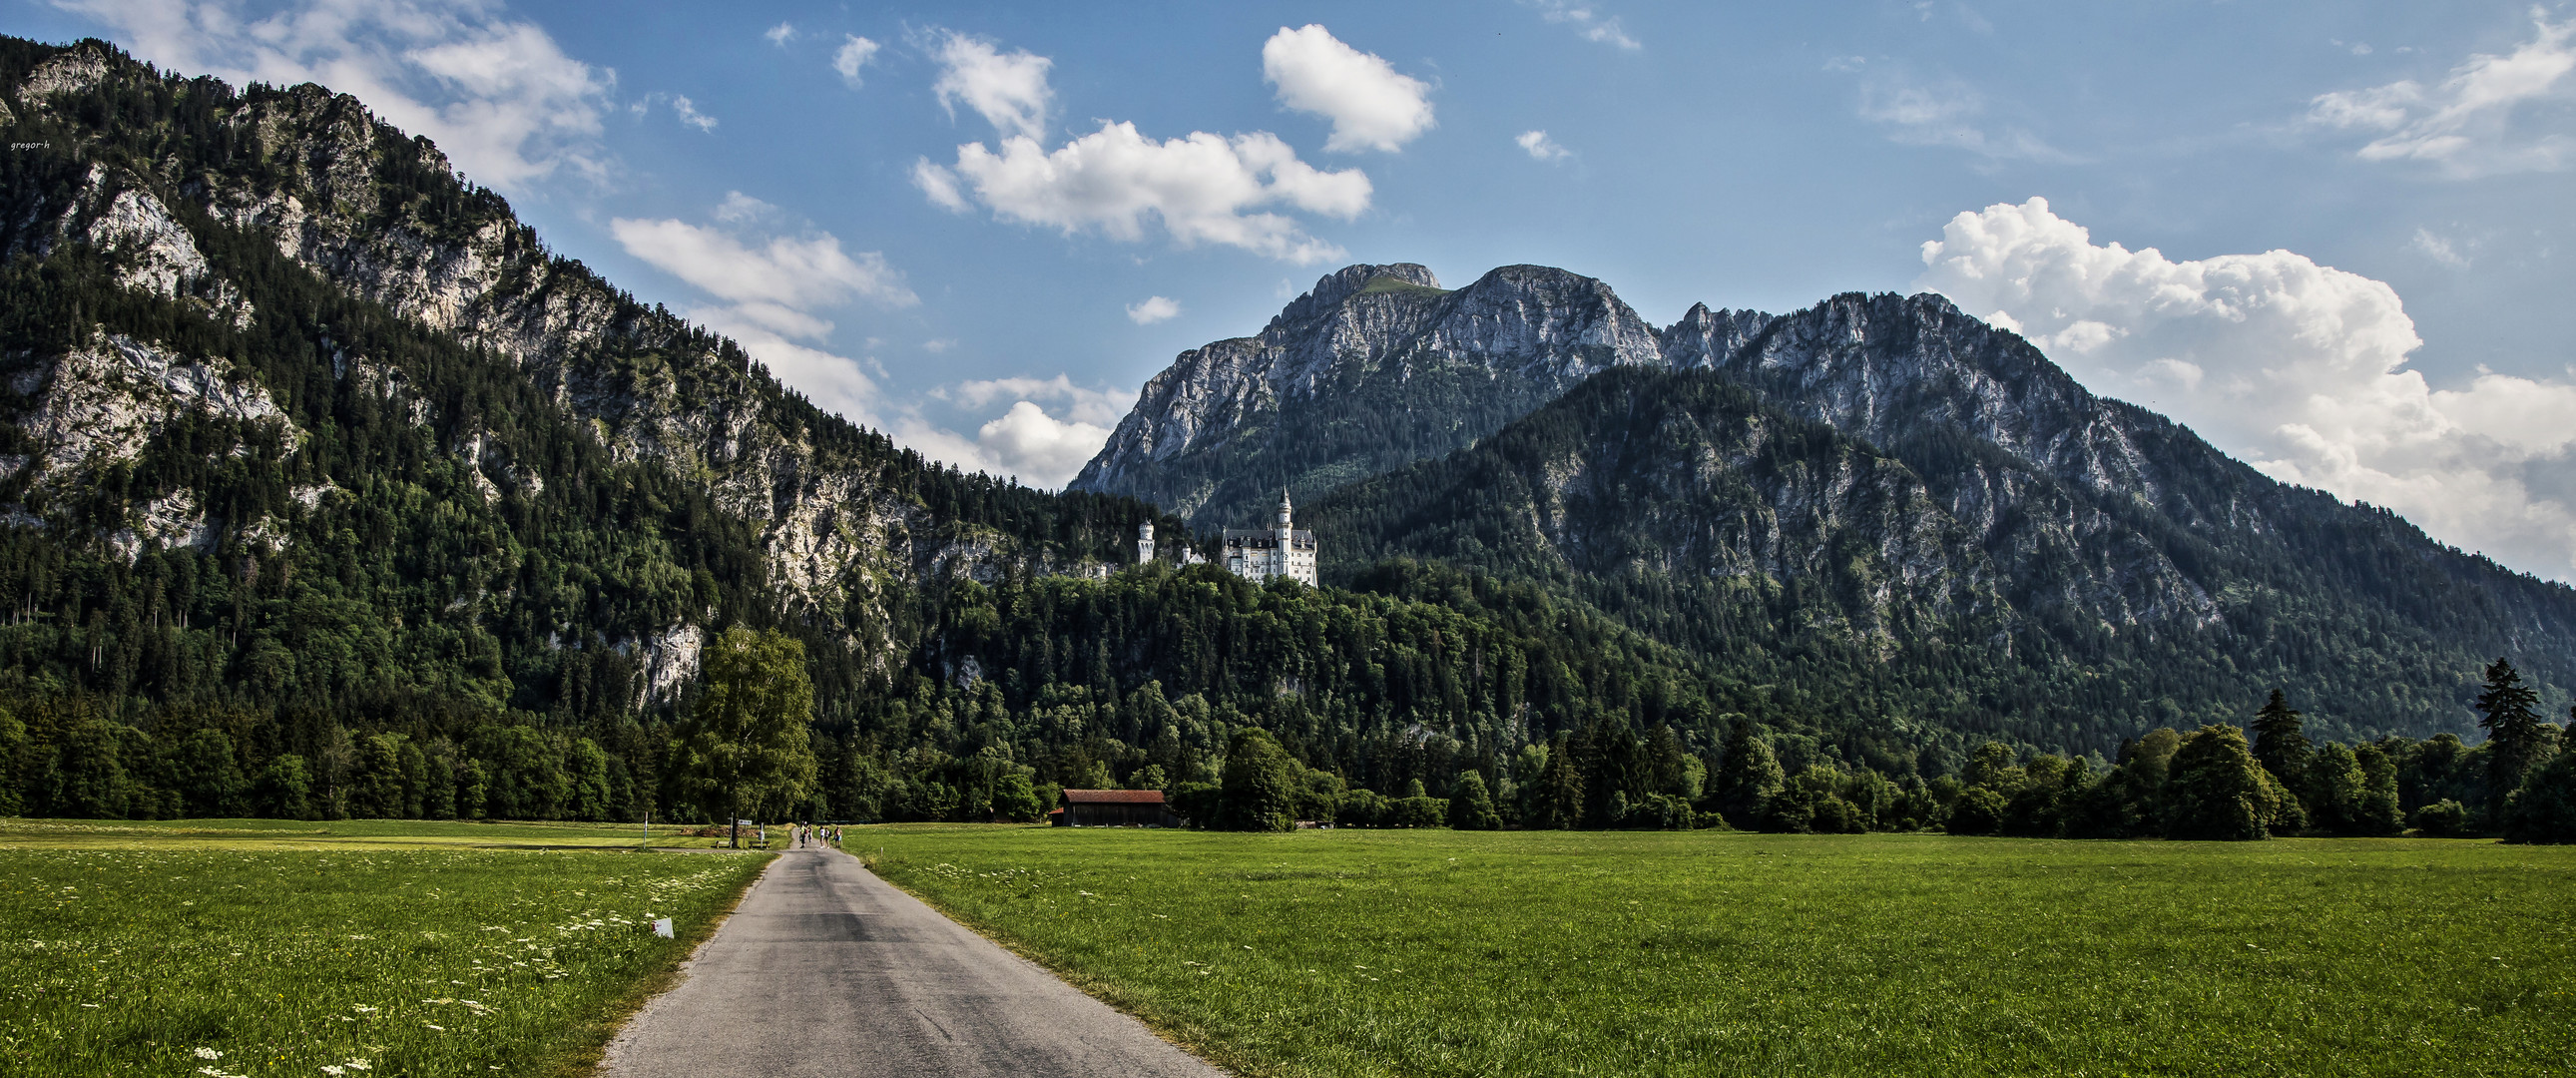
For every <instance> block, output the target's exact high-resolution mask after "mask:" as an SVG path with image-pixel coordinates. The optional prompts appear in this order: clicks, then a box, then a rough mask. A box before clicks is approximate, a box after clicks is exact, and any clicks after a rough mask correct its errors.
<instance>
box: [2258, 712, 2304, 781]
mask: <svg viewBox="0 0 2576 1078" xmlns="http://www.w3.org/2000/svg"><path fill="white" fill-rule="evenodd" d="M2302 725H2303V724H2302V723H2301V722H2300V715H2299V712H2297V711H2295V710H2292V709H2291V707H2290V701H2289V700H2288V698H2286V697H2284V696H2282V695H2281V690H2279V689H2274V690H2272V698H2271V699H2270V700H2268V701H2266V702H2264V704H2263V710H2261V711H2258V712H2255V713H2254V726H2253V729H2252V730H2251V731H2250V732H2251V733H2252V734H2253V735H2254V759H2255V760H2257V761H2259V762H2260V763H2262V765H2263V769H2264V770H2266V771H2269V772H2271V773H2272V777H2273V778H2275V779H2279V780H2280V781H2281V784H2282V785H2284V786H2288V787H2290V788H2291V789H2294V790H2295V789H2299V788H2300V786H2299V771H2300V769H2302V768H2304V767H2305V766H2306V765H2307V762H2308V747H2309V743H2308V735H2307V734H2305V733H2303V732H2301V729H2300V728H2301V726H2302Z"/></svg>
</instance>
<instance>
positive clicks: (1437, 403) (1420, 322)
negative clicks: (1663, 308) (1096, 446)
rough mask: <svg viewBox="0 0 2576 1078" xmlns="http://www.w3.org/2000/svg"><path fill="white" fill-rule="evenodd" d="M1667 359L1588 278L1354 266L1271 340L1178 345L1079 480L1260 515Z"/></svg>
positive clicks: (1203, 514)
mask: <svg viewBox="0 0 2576 1078" xmlns="http://www.w3.org/2000/svg"><path fill="white" fill-rule="evenodd" d="M1661 362H1662V356H1661V352H1660V346H1659V344H1658V342H1657V338H1656V333H1655V329H1654V327H1653V326H1651V325H1649V324H1648V323H1647V322H1646V320H1645V319H1644V318H1643V317H1641V316H1639V315H1638V314H1637V312H1636V311H1635V310H1634V309H1633V308H1631V307H1629V306H1628V305H1627V304H1626V303H1625V302H1622V301H1621V300H1620V299H1619V297H1618V295H1617V293H1615V292H1612V291H1611V290H1610V287H1609V286H1608V285H1606V284H1603V283H1602V282H1600V281H1598V280H1595V279H1593V278H1590V277H1585V276H1583V275H1581V274H1576V273H1570V272H1567V271H1565V270H1562V269H1556V268H1553V267H1549V266H1504V267H1502V268H1500V269H1496V270H1492V271H1490V272H1488V273H1486V274H1484V275H1483V276H1481V277H1479V278H1477V279H1476V281H1475V283H1473V284H1470V285H1468V286H1467V287H1465V288H1461V289H1457V290H1455V291H1451V290H1447V289H1443V288H1441V287H1440V280H1439V278H1438V277H1436V276H1434V275H1433V274H1432V273H1431V271H1430V270H1429V269H1428V268H1425V267H1423V266H1421V265H1419V264H1415V263H1409V262H1399V263H1391V264H1385V265H1372V264H1361V265H1354V266H1347V267H1344V268H1342V269H1340V270H1336V271H1334V272H1333V273H1330V274H1327V275H1326V276H1325V277H1324V278H1323V279H1321V280H1319V281H1317V282H1316V283H1315V287H1314V288H1313V289H1312V290H1311V291H1309V292H1307V293H1306V294H1305V295H1303V296H1300V297H1298V298H1297V300H1296V301H1295V302H1292V303H1290V304H1289V305H1288V306H1287V307H1286V308H1285V309H1284V310H1282V311H1281V312H1280V313H1279V316H1278V317H1277V318H1274V319H1272V320H1271V322H1270V325H1269V326H1268V327H1267V328H1266V329H1264V330H1263V331H1262V332H1261V334H1260V335H1259V336H1257V337H1243V338H1235V339H1232V340H1224V341H1216V342H1213V343H1211V344H1208V345H1205V346H1203V347H1200V348H1195V349H1192V350H1190V351H1188V352H1184V353H1182V354H1181V355H1180V356H1179V358H1177V359H1175V360H1174V361H1173V363H1172V365H1171V367H1170V368H1168V369H1166V370H1164V371H1163V372H1162V373H1161V374H1158V375H1155V376H1154V378H1153V379H1152V380H1151V381H1149V382H1148V383H1146V386H1145V391H1144V393H1143V394H1142V395H1141V396H1140V397H1139V399H1138V401H1137V405H1136V408H1135V410H1134V411H1133V412H1131V413H1129V415H1128V416H1127V418H1126V420H1125V421H1123V422H1121V423H1120V424H1119V427H1118V430H1117V431H1116V432H1115V433H1113V434H1112V435H1111V436H1110V438H1109V441H1108V443H1107V444H1106V445H1104V446H1103V447H1102V448H1101V451H1100V454H1099V455H1098V456H1096V457H1094V458H1092V461H1091V463H1090V464H1089V465H1087V466H1085V467H1084V469H1083V472H1082V474H1081V475H1079V476H1077V477H1075V479H1074V481H1073V484H1072V486H1073V488H1074V489H1078V490H1094V491H1103V492H1113V493H1137V494H1144V495H1147V496H1149V497H1154V498H1157V499H1159V500H1162V501H1163V503H1164V504H1165V505H1167V506H1171V507H1173V508H1174V509H1176V510H1178V511H1180V512H1182V513H1185V514H1188V515H1190V516H1191V517H1192V519H1193V520H1196V521H1198V522H1199V523H1201V524H1202V525H1214V524H1217V523H1219V522H1221V521H1232V520H1235V519H1236V518H1239V517H1244V518H1247V519H1248V517H1247V514H1254V513H1257V511H1258V510H1259V509H1260V508H1262V506H1263V505H1265V504H1266V499H1269V498H1275V497H1277V491H1278V490H1279V488H1280V487H1281V486H1287V487H1289V488H1291V489H1292V490H1294V491H1296V492H1298V493H1301V494H1313V493H1320V492H1322V491H1323V490H1325V489H1329V488H1330V487H1333V486H1337V485H1339V484H1341V483H1344V482H1348V481H1350V480H1352V479H1358V478H1363V477H1365V476H1368V475H1374V474H1377V473H1378V472H1381V471H1384V470H1386V469H1388V468H1391V467H1397V466H1400V465H1402V464H1405V463H1407V462H1410V461H1414V460H1419V459H1422V458H1423V457H1426V456H1434V455H1437V454H1440V453H1444V452H1447V451H1448V450H1451V449H1455V448H1458V447H1459V446H1463V445H1466V444H1468V443H1471V442H1473V441H1474V440H1475V439H1477V438H1479V437H1482V436H1484V435H1486V434H1489V433H1491V432H1492V431H1493V430H1495V429H1496V428H1498V427H1500V426H1501V425H1502V424H1503V423H1506V422H1509V421H1510V420H1512V419H1514V418H1517V417H1519V416H1521V415H1525V414H1527V413H1528V412H1529V411H1530V410H1531V409H1533V408H1536V407H1537V406H1539V405H1541V404H1544V403H1546V402H1547V401H1550V400H1553V399H1555V398H1556V397H1557V396H1558V395H1559V394H1562V393H1564V392H1565V391H1566V390H1567V389H1569V388H1571V387H1572V386H1573V385H1574V383H1576V382H1579V381H1581V380H1583V379H1585V378H1588V377H1590V376H1592V375H1594V374H1597V373H1599V372H1601V371H1604V370H1608V369H1610V368H1612V367H1617V366H1628V365H1654V364H1660V363H1661Z"/></svg>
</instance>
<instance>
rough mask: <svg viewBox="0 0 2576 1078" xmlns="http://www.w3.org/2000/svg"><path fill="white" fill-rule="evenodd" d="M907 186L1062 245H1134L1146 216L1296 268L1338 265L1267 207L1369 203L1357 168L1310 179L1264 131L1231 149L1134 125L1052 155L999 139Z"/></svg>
mask: <svg viewBox="0 0 2576 1078" xmlns="http://www.w3.org/2000/svg"><path fill="white" fill-rule="evenodd" d="M913 183H914V184H915V185H916V186H918V187H920V188H921V190H922V193H923V194H925V195H927V196H928V197H929V198H930V200H931V201H932V202H933V203H936V204H938V205H940V206H943V207H946V208H948V209H951V210H958V211H963V210H966V209H968V208H970V206H971V202H970V200H969V193H970V191H971V196H972V201H973V202H981V203H982V204H984V205H985V206H987V207H990V208H991V209H992V211H993V213H994V215H995V216H998V217H1000V218H1002V219H1004V220H1008V221H1017V222H1020V223H1023V224H1032V225H1045V226H1048V227H1051V228H1058V229H1062V230H1063V231H1064V232H1065V234H1067V235H1072V234H1074V233H1077V232H1083V231H1093V230H1096V231H1098V232H1100V233H1101V234H1103V235H1106V236H1108V237H1110V238H1111V239H1116V240H1123V241H1128V242H1134V241H1136V240H1140V239H1143V238H1144V235H1145V226H1146V223H1147V219H1148V218H1149V217H1150V218H1151V219H1153V220H1155V221H1159V222H1160V223H1161V224H1162V226H1163V230H1164V231H1165V232H1166V233H1168V234H1170V236H1171V238H1172V240H1173V241H1174V242H1175V243H1178V244H1179V245H1181V246H1183V247H1191V246H1196V245H1198V244H1201V243H1215V244H1223V245H1225V246H1229V247H1240V248H1243V249H1244V250H1247V251H1253V252H1256V253H1259V254H1263V255H1268V256H1270V257H1272V258H1278V259H1283V260H1286V261H1289V262H1295V263H1300V264H1304V263H1312V262H1321V261H1324V260H1327V259H1333V258H1339V257H1341V256H1342V249H1341V248H1339V247H1337V246H1334V245H1332V244H1330V243H1326V242H1324V241H1323V240H1319V239H1316V238H1315V237H1313V236H1310V235H1307V234H1306V232H1305V230H1304V229H1303V228H1302V227H1300V226H1299V225H1298V223H1297V222H1296V221H1295V220H1293V219H1291V218H1289V217H1287V216H1286V215H1284V214H1279V213H1273V212H1268V210H1267V209H1265V208H1266V207H1271V206H1284V207H1287V208H1291V209H1298V210H1304V211H1307V212H1310V213H1318V214H1323V215H1325V216H1328V217H1338V218H1342V219H1344V220H1348V219H1350V218H1352V217H1356V216H1358V215H1359V213H1360V211H1362V210H1365V209H1367V208H1368V204H1369V196H1370V193H1371V189H1370V186H1369V180H1368V176H1367V175H1365V174H1363V173H1361V172H1360V171H1359V170H1357V169H1345V170H1341V171H1334V172H1326V171H1322V170H1320V169H1317V168H1315V167H1314V166H1312V165H1308V164H1306V163H1305V162H1303V161H1300V160H1298V159H1297V152H1296V151H1295V150H1292V149H1290V148H1289V147H1288V144H1287V143H1285V142H1281V141H1280V140H1279V137H1278V136H1276V135H1273V134H1270V133H1268V132H1266V131H1255V132H1253V133H1251V134H1248V135H1236V136H1234V137H1233V138H1230V139H1229V138H1224V137H1221V136H1217V135H1211V134H1208V133H1207V132H1204V131H1193V132H1191V133H1190V134H1189V135H1188V136H1187V137H1184V138H1176V139H1168V140H1164V141H1161V142H1157V141H1155V140H1153V139H1150V138H1147V137H1145V136H1144V135H1142V134H1139V133H1138V132H1137V130H1136V125H1134V124H1132V123H1111V122H1108V121H1105V120H1104V121H1102V122H1101V125H1100V130H1098V131H1094V132H1092V133H1091V134H1088V135H1084V136H1082V137H1081V138H1078V139H1075V140H1073V141H1071V142H1068V143H1066V144H1065V145H1064V146H1062V147H1061V148H1058V149H1057V150H1055V151H1054V152H1052V153H1050V152H1048V151H1046V150H1044V149H1042V148H1040V147H1039V145H1038V143H1037V141H1036V140H1035V139H1030V138H1025V137H1019V136H1014V137H1011V138H1007V139H1004V140H1002V148H1001V151H1000V152H998V153H996V152H994V151H993V150H991V149H989V148H987V147H985V146H984V144H982V143H968V144H966V145H963V146H959V147H958V148H957V163H956V164H955V165H954V166H943V165H938V164H934V163H932V162H931V161H930V160H929V159H927V158H924V159H922V160H920V161H918V162H916V163H915V164H914V166H913Z"/></svg>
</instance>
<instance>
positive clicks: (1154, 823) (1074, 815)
mask: <svg viewBox="0 0 2576 1078" xmlns="http://www.w3.org/2000/svg"><path fill="white" fill-rule="evenodd" d="M1180 822H1181V821H1180V818H1179V817H1177V816H1174V815H1172V807H1171V806H1170V805H1166V804H1164V803H1163V791H1161V790H1066V791H1065V792H1064V805H1063V807H1062V808H1061V809H1059V810H1057V812H1056V813H1055V825H1056V826H1057V827H1178V826H1180Z"/></svg>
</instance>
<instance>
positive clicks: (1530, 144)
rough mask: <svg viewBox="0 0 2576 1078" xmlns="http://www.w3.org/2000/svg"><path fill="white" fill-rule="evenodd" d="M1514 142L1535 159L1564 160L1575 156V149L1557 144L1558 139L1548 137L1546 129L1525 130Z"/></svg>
mask: <svg viewBox="0 0 2576 1078" xmlns="http://www.w3.org/2000/svg"><path fill="white" fill-rule="evenodd" d="M1512 142H1513V143H1514V144H1516V145H1518V146H1519V147H1520V148H1521V152H1523V153H1526V154H1528V155H1530V159H1531V160H1533V161H1562V160H1565V159H1566V158H1569V157H1572V156H1574V151H1572V150H1569V149H1566V148H1565V147H1563V146H1559V145H1557V144H1556V140H1555V139H1552V138H1549V137H1547V132H1545V131H1523V132H1521V133H1520V137H1518V138H1515V139H1513V140H1512Z"/></svg>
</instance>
